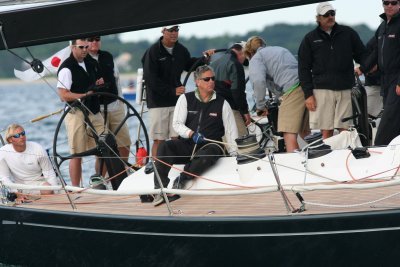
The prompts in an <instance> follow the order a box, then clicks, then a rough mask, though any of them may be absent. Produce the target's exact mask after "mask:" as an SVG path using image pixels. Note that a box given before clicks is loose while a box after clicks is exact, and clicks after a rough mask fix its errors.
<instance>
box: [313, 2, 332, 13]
mask: <svg viewBox="0 0 400 267" xmlns="http://www.w3.org/2000/svg"><path fill="white" fill-rule="evenodd" d="M330 10H335V9H334V8H333V6H332V5H331V4H330V3H329V2H322V3H319V4H318V6H317V15H325V14H326V12H328V11H330Z"/></svg>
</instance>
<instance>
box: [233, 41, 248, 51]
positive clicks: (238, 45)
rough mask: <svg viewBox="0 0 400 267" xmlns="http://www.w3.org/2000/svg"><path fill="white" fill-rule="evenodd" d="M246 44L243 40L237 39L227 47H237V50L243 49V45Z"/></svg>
mask: <svg viewBox="0 0 400 267" xmlns="http://www.w3.org/2000/svg"><path fill="white" fill-rule="evenodd" d="M245 45H246V42H245V41H239V42H236V43H234V44H233V45H232V46H231V47H229V49H237V50H242V49H244V46H245Z"/></svg>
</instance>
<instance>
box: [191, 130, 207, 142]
mask: <svg viewBox="0 0 400 267" xmlns="http://www.w3.org/2000/svg"><path fill="white" fill-rule="evenodd" d="M192 139H193V142H194V143H195V144H201V143H204V142H205V140H204V135H202V134H201V133H199V132H195V133H194V134H193V135H192Z"/></svg>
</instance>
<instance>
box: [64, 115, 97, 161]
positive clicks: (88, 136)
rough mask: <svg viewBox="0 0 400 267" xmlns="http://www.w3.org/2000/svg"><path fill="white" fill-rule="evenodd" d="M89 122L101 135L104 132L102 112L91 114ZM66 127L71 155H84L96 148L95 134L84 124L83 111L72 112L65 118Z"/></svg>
mask: <svg viewBox="0 0 400 267" xmlns="http://www.w3.org/2000/svg"><path fill="white" fill-rule="evenodd" d="M89 120H90V121H91V123H92V125H93V127H94V128H95V130H96V134H97V135H99V134H101V133H102V132H104V121H103V117H102V116H101V114H100V112H98V113H96V114H89ZM65 127H66V129H67V136H68V144H69V149H70V153H71V154H76V153H82V152H85V151H87V150H89V149H92V148H94V147H95V146H96V142H95V139H94V138H93V137H92V136H93V135H94V133H93V132H92V131H91V129H89V126H88V125H87V124H86V123H85V122H84V116H83V113H82V111H81V110H78V109H75V110H71V111H70V112H69V113H68V114H67V115H66V116H65Z"/></svg>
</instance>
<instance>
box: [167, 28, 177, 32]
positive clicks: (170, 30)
mask: <svg viewBox="0 0 400 267" xmlns="http://www.w3.org/2000/svg"><path fill="white" fill-rule="evenodd" d="M165 30H166V31H167V32H179V28H178V27H174V28H171V29H165Z"/></svg>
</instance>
